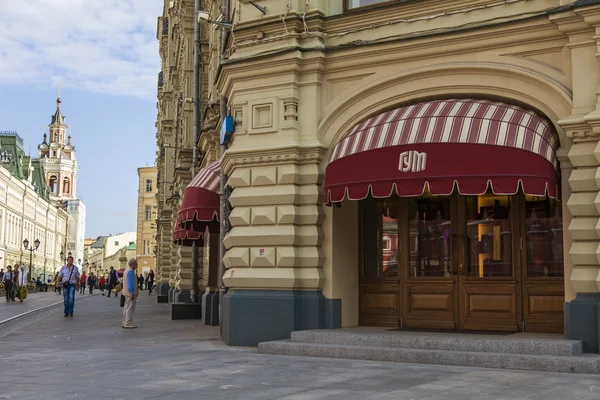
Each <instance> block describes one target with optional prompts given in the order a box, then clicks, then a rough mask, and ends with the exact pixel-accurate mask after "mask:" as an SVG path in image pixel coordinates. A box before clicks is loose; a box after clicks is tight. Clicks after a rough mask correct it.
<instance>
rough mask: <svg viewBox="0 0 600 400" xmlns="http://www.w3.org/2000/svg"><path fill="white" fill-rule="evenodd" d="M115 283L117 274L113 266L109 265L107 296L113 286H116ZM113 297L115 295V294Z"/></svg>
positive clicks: (117, 281) (117, 279) (117, 278)
mask: <svg viewBox="0 0 600 400" xmlns="http://www.w3.org/2000/svg"><path fill="white" fill-rule="evenodd" d="M117 283H119V275H118V274H117V271H116V270H115V269H114V268H113V267H110V271H109V273H108V297H110V292H112V290H113V288H114V287H115V286H117ZM115 297H117V295H116V294H115Z"/></svg>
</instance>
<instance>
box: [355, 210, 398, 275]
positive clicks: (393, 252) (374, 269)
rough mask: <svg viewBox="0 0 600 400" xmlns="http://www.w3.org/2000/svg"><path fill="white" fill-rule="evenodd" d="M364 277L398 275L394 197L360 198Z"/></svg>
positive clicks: (396, 215) (396, 216)
mask: <svg viewBox="0 0 600 400" xmlns="http://www.w3.org/2000/svg"><path fill="white" fill-rule="evenodd" d="M363 215H364V221H363V229H364V231H363V237H364V239H363V241H364V244H363V246H364V247H363V254H364V260H363V265H364V277H365V278H367V279H371V280H373V279H385V278H395V277H397V276H398V200H397V198H387V199H373V198H368V199H366V200H364V201H363Z"/></svg>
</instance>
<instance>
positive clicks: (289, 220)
mask: <svg viewBox="0 0 600 400" xmlns="http://www.w3.org/2000/svg"><path fill="white" fill-rule="evenodd" d="M183 3H186V4H187V6H189V7H193V6H192V4H189V3H188V2H180V1H175V2H174V6H173V7H179V6H180V5H181V4H183ZM205 3H206V4H205V9H206V10H208V11H209V12H210V13H211V19H212V20H216V19H217V18H218V16H219V14H220V12H221V10H220V4H217V2H214V1H213V2H211V1H206V2H205ZM255 5H259V6H262V7H264V9H263V11H265V13H264V14H263V13H262V11H261V10H259V9H258V8H257V7H255ZM229 10H230V16H231V20H232V23H233V28H232V30H231V31H230V30H229V29H228V30H227V32H228V35H227V48H226V49H225V52H224V55H225V57H224V58H223V59H220V57H219V54H220V46H221V45H220V38H219V35H220V29H208V30H205V31H208V33H207V34H208V35H209V36H204V37H205V38H206V39H207V40H208V50H209V51H207V52H204V51H203V52H202V54H203V55H205V54H206V59H203V61H204V65H205V66H206V67H207V68H206V69H207V75H208V82H210V83H211V84H212V82H216V83H215V87H213V86H212V85H209V86H208V87H207V88H206V93H207V97H206V98H207V102H208V103H211V101H214V100H216V98H217V97H216V93H220V94H222V95H224V96H225V97H226V98H227V113H228V115H232V116H233V117H234V119H235V122H236V128H235V134H234V139H233V142H232V143H231V145H230V147H229V149H228V150H227V151H226V153H225V154H224V155H223V157H222V158H221V166H222V168H223V170H224V174H225V175H226V176H228V180H227V185H228V186H230V187H231V188H232V189H233V190H232V192H231V196H230V198H229V203H230V205H231V207H232V209H231V214H230V216H229V219H228V222H229V223H230V225H231V230H230V231H229V232H228V234H227V236H226V238H225V241H224V244H225V246H226V253H225V255H224V263H225V266H226V272H225V276H224V282H225V285H226V286H227V291H228V292H227V295H226V297H225V299H223V300H224V301H223V307H224V309H223V314H222V318H223V335H224V340H225V342H226V343H229V344H241V345H247V344H256V343H257V342H259V341H263V340H268V339H273V338H283V337H286V336H289V332H290V331H291V330H294V329H306V328H320V327H335V326H354V325H357V324H358V313H359V311H358V309H359V304H358V303H359V301H358V296H359V293H358V289H357V286H358V285H357V278H356V276H357V273H356V271H357V265H358V263H359V261H358V258H359V254H358V252H357V251H356V242H355V241H354V240H355V239H356V238H355V237H353V235H354V234H353V233H352V231H355V230H356V229H358V227H357V226H355V225H356V223H354V222H351V221H352V220H353V219H354V218H355V216H356V213H357V209H356V206H355V204H354V203H353V204H350V205H348V206H345V207H343V208H342V209H335V208H330V207H324V206H323V205H322V202H323V190H322V183H323V179H324V172H325V168H326V167H327V163H328V160H329V155H330V151H331V149H332V148H333V146H334V145H335V144H336V143H337V141H338V140H339V139H340V138H341V137H342V136H343V135H344V133H345V132H347V130H348V129H350V128H351V127H352V126H354V125H355V124H357V123H359V122H361V121H364V120H365V119H366V118H368V117H370V116H372V115H375V114H377V113H380V112H382V111H385V110H388V109H390V108H394V107H399V106H402V105H407V104H412V103H416V102H419V101H423V100H428V99H436V98H453V97H472V98H482V99H493V100H499V101H503V102H506V103H509V104H510V103H512V104H517V105H521V106H523V107H525V108H528V109H531V110H535V111H537V112H539V113H541V114H543V115H544V116H546V117H547V118H548V119H549V120H550V121H551V122H552V123H553V124H554V126H555V128H556V131H557V132H558V135H559V140H560V148H559V150H558V152H557V156H558V159H559V161H560V170H561V179H562V188H561V198H562V201H563V203H562V204H563V225H564V226H568V230H565V232H564V245H565V247H564V248H565V254H564V261H565V264H564V276H565V280H564V286H565V288H564V289H565V299H564V300H565V311H566V312H565V322H566V324H565V326H566V327H567V328H566V329H567V335H569V336H570V337H580V336H581V334H582V333H581V332H579V331H580V330H581V329H580V327H581V326H582V325H583V323H584V322H583V321H585V318H586V316H585V315H586V311H582V310H583V309H584V308H585V307H588V309H589V310H592V309H593V310H597V307H598V301H599V300H600V224H599V223H598V220H599V217H600V206H599V204H600V195H599V193H600V178H599V174H600V172H598V171H600V169H599V167H600V145H599V144H598V141H599V134H600V128H599V127H598V126H599V124H598V121H599V120H600V118H599V115H600V111H598V110H600V98H599V96H600V95H599V94H598V93H600V91H599V90H598V89H599V87H600V69H599V64H598V63H599V59H598V56H597V55H598V49H599V48H600V47H599V46H600V42H598V33H600V31H599V30H600V2H599V1H595V0H579V1H567V0H534V1H521V0H514V1H510V2H497V1H493V0H476V1H469V2H466V1H451V0H441V1H435V2H433V1H429V0H421V1H411V2H399V1H385V2H381V3H380V4H377V5H375V6H372V7H364V8H360V7H359V8H352V9H349V7H348V4H347V3H346V2H345V1H343V0H330V1H324V0H306V1H300V0H269V1H267V0H257V1H254V2H252V4H251V2H250V1H247V0H241V1H236V2H230V8H229ZM167 17H168V18H169V21H173V22H174V21H177V18H178V17H177V15H176V13H174V12H173V11H172V9H169V7H168V4H166V5H165V14H164V15H163V17H162V19H161V22H160V23H159V27H160V29H161V30H162V29H163V28H164V27H165V22H164V21H166V18H167ZM174 23H175V22H174ZM190 29H191V28H190ZM162 32H163V33H164V36H161V35H159V39H160V41H161V54H162V55H163V71H162V74H163V75H162V76H163V77H164V79H162V80H161V82H162V86H160V85H159V119H158V127H159V143H158V144H159V155H160V156H159V163H158V165H159V174H160V175H161V178H160V179H159V180H160V181H161V182H171V183H169V184H167V183H163V184H162V185H163V186H162V189H161V190H162V192H161V193H160V194H159V207H163V208H162V209H161V211H160V219H159V228H158V230H159V249H160V250H159V254H160V256H159V258H160V260H161V265H160V266H159V283H161V282H163V283H166V282H167V280H166V278H165V272H166V271H175V270H177V268H182V267H176V265H177V262H176V261H177V258H176V257H171V256H170V255H167V254H166V253H165V252H167V251H169V250H170V247H169V246H170V245H168V244H167V242H168V240H169V238H170V235H171V233H172V232H171V231H170V229H171V228H172V226H173V221H174V219H175V218H176V211H177V207H176V206H175V202H176V201H175V200H173V202H172V203H171V204H170V205H169V206H166V204H167V199H168V198H171V196H173V195H174V194H177V195H179V196H181V194H182V193H181V189H182V188H183V187H184V185H183V184H184V182H185V179H184V175H185V173H184V172H185V171H183V170H182V173H181V174H180V175H181V177H179V175H178V173H177V172H176V171H177V166H178V165H185V164H184V163H183V162H184V161H185V160H186V159H185V157H183V156H179V157H178V156H177V154H179V153H178V151H179V150H178V147H177V143H178V142H177V139H176V138H177V133H176V127H177V126H178V125H177V122H176V121H177V115H179V114H178V112H177V110H179V108H178V103H177V99H178V97H177V95H176V93H177V89H175V86H172V85H173V83H172V79H168V78H167V75H169V74H175V71H176V70H177V68H179V66H174V64H173V63H172V62H171V61H168V58H169V57H171V56H174V55H175V54H177V52H176V51H175V49H174V48H172V47H171V46H172V45H171V43H172V42H173V43H175V42H174V39H173V38H174V37H176V36H177V35H173V33H172V32H173V28H171V27H168V28H167V29H166V30H162ZM173 46H174V45H173ZM219 63H220V64H219ZM203 76H204V75H203ZM202 82H206V80H203V81H202ZM203 93H204V91H203ZM186 96H187V95H186ZM186 96H184V98H186ZM181 107H183V105H182V106H181ZM209 112H212V115H214V120H215V121H216V124H215V126H214V128H213V131H208V132H206V133H203V135H202V137H201V139H200V143H199V145H200V149H201V150H202V151H201V153H202V154H204V158H203V160H202V163H201V165H200V166H202V165H205V162H206V161H208V160H210V159H216V158H218V151H217V148H216V146H217V141H216V134H215V133H216V132H218V130H219V128H220V126H219V122H218V121H220V120H221V116H220V115H219V113H218V110H216V111H215V110H212V109H211V108H208V109H207V111H206V112H205V113H204V115H205V117H206V115H208V114H209ZM184 115H185V113H184ZM205 126H208V124H207V125H205ZM182 137H183V138H184V137H185V136H182ZM179 143H189V142H184V141H181V142H179ZM166 144H168V145H170V146H171V147H168V146H166ZM183 147H184V148H185V149H189V147H186V146H185V145H183ZM181 152H183V153H185V150H182V151H181ZM213 157H214V158H213ZM178 162H179V163H180V164H177V163H178ZM185 176H186V177H187V176H188V175H185ZM189 176H190V177H191V175H189ZM178 179H179V182H180V183H178ZM168 185H172V186H168ZM167 187H169V188H170V189H167ZM177 188H178V189H179V191H178V190H177ZM161 196H162V197H161ZM178 199H179V198H178ZM171 247H172V246H171ZM173 254H174V253H173ZM174 261H175V262H174ZM161 269H162V271H161ZM166 273H167V274H168V272H166ZM179 276H182V275H181V274H180V275H179ZM171 284H172V285H174V281H172V282H171ZM578 299H579V300H578ZM582 307H583V308H582ZM590 307H591V308H590ZM265 310H271V311H272V310H277V313H268V312H266V311H265ZM274 312H275V311H274ZM589 312H590V313H591V314H590V315H592V316H593V315H594V313H595V312H596V311H589ZM594 318H595V317H594ZM248 319H250V320H253V321H254V325H256V326H257V328H256V329H254V328H253V329H251V330H248V329H247V325H246V324H245V322H244V321H247V320H248ZM273 320H277V321H278V323H277V324H273V322H272V321H273ZM588 333H589V332H588ZM586 334H587V333H586ZM594 335H595V338H596V339H595V341H596V347H595V351H597V349H598V346H597V343H598V332H597V330H596V331H595V333H592V336H594ZM586 340H587V339H586Z"/></svg>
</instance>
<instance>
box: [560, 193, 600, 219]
mask: <svg viewBox="0 0 600 400" xmlns="http://www.w3.org/2000/svg"><path fill="white" fill-rule="evenodd" d="M595 200H596V193H594V192H583V193H572V194H571V196H570V197H569V200H568V201H567V207H568V208H569V211H570V212H571V214H573V216H574V217H591V216H597V215H598V210H597V209H596V206H595V204H594V201H595Z"/></svg>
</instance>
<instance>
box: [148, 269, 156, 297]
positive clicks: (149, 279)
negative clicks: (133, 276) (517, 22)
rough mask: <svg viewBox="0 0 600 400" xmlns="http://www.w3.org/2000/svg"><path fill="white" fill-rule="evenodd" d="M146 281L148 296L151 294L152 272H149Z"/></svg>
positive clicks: (152, 285) (152, 284)
mask: <svg viewBox="0 0 600 400" xmlns="http://www.w3.org/2000/svg"><path fill="white" fill-rule="evenodd" d="M146 280H147V282H148V296H150V295H151V294H152V288H153V287H154V271H152V270H150V273H148V277H147V278H146Z"/></svg>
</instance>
